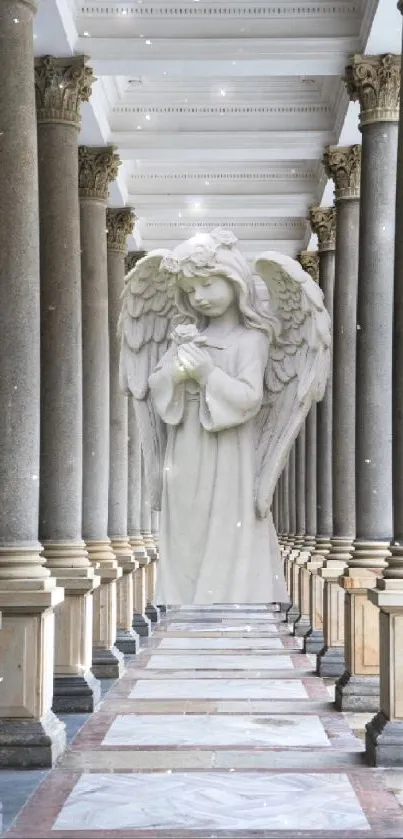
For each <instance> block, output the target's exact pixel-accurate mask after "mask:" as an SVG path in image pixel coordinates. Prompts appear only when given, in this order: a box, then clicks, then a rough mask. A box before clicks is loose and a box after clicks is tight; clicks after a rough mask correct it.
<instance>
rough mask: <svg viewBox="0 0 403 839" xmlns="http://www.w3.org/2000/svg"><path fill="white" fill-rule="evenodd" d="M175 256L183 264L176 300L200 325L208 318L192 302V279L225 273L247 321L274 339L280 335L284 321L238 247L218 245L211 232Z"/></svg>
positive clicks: (176, 280) (177, 278) (179, 249)
mask: <svg viewBox="0 0 403 839" xmlns="http://www.w3.org/2000/svg"><path fill="white" fill-rule="evenodd" d="M173 257H174V258H175V259H177V260H178V261H179V264H180V271H179V273H178V274H176V276H175V278H174V284H175V287H176V304H177V306H178V309H179V311H180V312H181V313H182V314H184V315H186V316H187V317H190V318H191V319H192V320H193V321H195V320H196V323H197V326H198V327H201V326H202V324H203V321H204V320H205V318H203V317H201V316H200V315H199V314H198V313H196V312H195V311H194V309H192V307H191V305H190V302H189V296H188V289H189V281H190V280H192V278H194V277H201V278H207V277H223V278H224V279H225V280H228V282H230V283H231V285H232V286H233V288H234V291H235V296H236V300H237V303H238V309H239V313H240V316H241V322H242V323H243V325H244V326H246V327H247V328H249V329H259V330H261V331H262V332H265V333H266V334H267V335H268V336H269V337H270V339H272V337H273V335H276V336H278V335H279V333H280V323H279V321H278V319H277V318H276V316H275V315H274V314H273V313H272V312H271V311H270V305H269V301H268V292H267V290H266V287H265V285H264V283H263V281H262V280H261V278H260V277H259V276H256V275H253V273H252V270H251V267H250V266H249V265H248V263H247V261H246V259H245V258H244V257H243V255H242V254H241V252H240V251H239V250H238V249H237V248H234V247H229V246H228V245H224V244H223V245H218V246H217V241H216V240H214V239H213V237H211V236H210V235H209V234H199V235H198V236H194V237H192V239H188V240H187V241H186V242H184V243H183V244H181V245H179V246H178V247H177V248H175V250H174V251H173Z"/></svg>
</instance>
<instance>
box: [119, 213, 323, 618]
mask: <svg viewBox="0 0 403 839" xmlns="http://www.w3.org/2000/svg"><path fill="white" fill-rule="evenodd" d="M236 242H237V240H236V238H235V236H234V235H233V234H232V233H231V232H230V231H228V230H222V229H216V230H213V231H212V232H211V233H208V234H198V235H196V236H195V237H193V238H191V239H189V240H188V241H186V242H184V243H182V244H180V245H179V246H178V247H176V248H175V250H174V251H172V252H171V251H162V250H159V251H158V250H155V251H152V252H150V253H149V254H148V255H147V256H145V257H143V258H142V259H140V260H139V261H138V262H137V264H136V266H135V267H134V269H133V270H132V271H130V273H129V274H128V275H127V277H126V286H125V290H124V293H123V306H122V311H121V315H120V319H119V333H120V337H121V363H120V377H121V382H120V384H121V388H122V390H123V391H124V392H126V393H128V394H131V395H132V397H133V399H134V407H135V413H136V417H137V422H138V428H139V434H140V438H141V443H142V448H143V453H144V461H145V471H146V479H147V484H148V492H149V498H150V503H151V506H152V508H153V509H157V510H161V530H160V564H159V570H158V582H157V602H160V603H170V604H173V605H181V604H183V605H190V604H193V603H195V604H209V603H256V602H259V603H269V602H278V601H287V600H288V597H287V593H286V588H285V582H284V577H283V572H282V567H281V562H280V552H279V547H278V541H277V536H276V533H275V529H274V525H273V520H272V516H271V509H270V508H271V501H272V496H273V492H274V488H275V486H276V482H277V480H278V478H279V475H280V473H281V471H282V469H283V467H284V465H285V463H286V460H287V456H288V454H289V451H290V448H291V446H292V444H293V442H294V440H295V438H296V437H297V435H298V432H299V430H300V428H301V426H302V424H303V422H304V420H305V417H306V415H307V413H308V411H309V409H310V407H311V404H312V402H313V401H314V400H320V399H322V397H323V393H324V389H325V386H326V380H327V378H328V373H329V364H330V320H329V316H328V313H327V311H326V310H325V308H324V305H323V295H322V292H321V290H320V288H319V287H318V285H317V284H316V283H315V282H314V281H313V280H312V279H311V277H310V276H309V274H307V273H306V272H305V271H304V270H303V269H302V267H301V265H300V264H299V263H297V262H296V261H294V260H293V259H291V258H290V257H288V256H283V255H281V254H278V253H275V252H268V253H263V254H262V255H261V256H260V257H259V258H258V259H256V260H255V264H254V267H253V268H252V267H251V266H250V265H249V264H248V262H247V261H246V260H245V258H244V257H243V255H242V254H241V252H240V251H239V250H238V248H237V247H236Z"/></svg>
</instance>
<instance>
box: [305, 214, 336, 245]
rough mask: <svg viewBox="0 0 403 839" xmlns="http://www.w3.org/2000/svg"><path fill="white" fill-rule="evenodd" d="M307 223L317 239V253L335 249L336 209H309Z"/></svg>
mask: <svg viewBox="0 0 403 839" xmlns="http://www.w3.org/2000/svg"><path fill="white" fill-rule="evenodd" d="M309 222H310V225H311V228H312V231H313V233H315V234H316V235H317V237H318V248H319V253H323V252H324V251H334V249H335V247H336V207H311V209H310V210H309Z"/></svg>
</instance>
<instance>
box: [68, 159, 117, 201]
mask: <svg viewBox="0 0 403 839" xmlns="http://www.w3.org/2000/svg"><path fill="white" fill-rule="evenodd" d="M120 163H121V160H120V157H119V155H118V154H116V147H115V146H105V147H100V148H99V147H95V146H79V149H78V187H79V194H80V198H94V199H98V200H101V201H106V200H107V198H108V188H109V184H110V183H112V181H114V180H115V178H116V176H117V174H118V169H119V166H120Z"/></svg>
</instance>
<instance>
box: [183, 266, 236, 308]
mask: <svg viewBox="0 0 403 839" xmlns="http://www.w3.org/2000/svg"><path fill="white" fill-rule="evenodd" d="M181 285H182V288H183V291H185V292H186V294H187V295H188V298H189V303H190V305H191V307H192V309H194V311H195V312H198V313H199V314H201V315H205V316H206V317H208V318H217V317H220V316H221V315H224V314H225V312H226V311H227V310H228V309H229V308H230V306H232V304H233V302H234V300H235V291H234V287H233V285H232V283H230V282H229V281H228V280H226V279H225V277H218V276H217V277H214V276H213V277H200V278H199V277H192V278H189V279H186V280H185V281H184V282H183V283H181Z"/></svg>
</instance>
